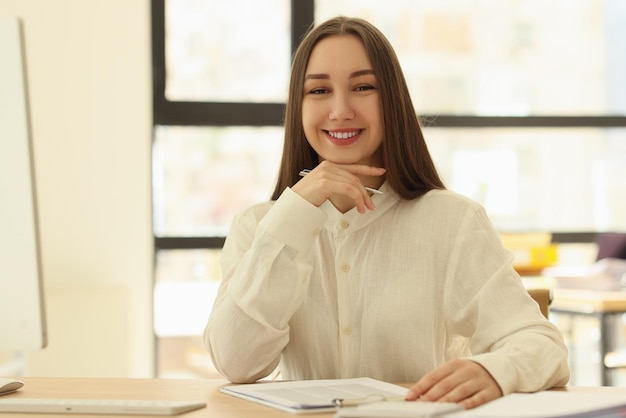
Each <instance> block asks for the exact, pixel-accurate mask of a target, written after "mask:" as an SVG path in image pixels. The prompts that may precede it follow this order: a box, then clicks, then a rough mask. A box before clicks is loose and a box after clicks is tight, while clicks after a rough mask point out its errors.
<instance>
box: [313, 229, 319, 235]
mask: <svg viewBox="0 0 626 418" xmlns="http://www.w3.org/2000/svg"><path fill="white" fill-rule="evenodd" d="M319 234H320V229H319V228H315V229H314V230H313V236H314V237H316V236H318V235H319Z"/></svg>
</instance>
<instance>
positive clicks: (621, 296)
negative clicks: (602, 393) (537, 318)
mask: <svg viewBox="0 0 626 418" xmlns="http://www.w3.org/2000/svg"><path fill="white" fill-rule="evenodd" d="M550 311H551V312H553V313H555V314H557V315H559V314H560V315H566V316H569V317H571V318H572V319H575V318H576V317H578V316H588V317H596V318H598V321H599V328H600V339H599V347H598V350H599V353H600V366H601V378H600V382H601V385H602V386H611V385H613V384H614V381H613V380H614V379H613V370H614V369H615V368H616V367H609V366H608V365H607V362H606V358H607V354H610V353H612V352H614V351H615V350H616V349H617V342H618V333H616V331H618V330H619V327H620V323H621V320H620V318H621V316H622V315H623V314H624V313H626V292H623V291H610V292H607V291H596V290H588V289H560V288H555V289H553V299H552V304H551V306H550ZM571 332H573V330H572V329H571V327H570V336H571ZM618 367H626V365H623V366H618ZM572 373H575V369H574V368H573V367H572Z"/></svg>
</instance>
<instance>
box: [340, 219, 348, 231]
mask: <svg viewBox="0 0 626 418" xmlns="http://www.w3.org/2000/svg"><path fill="white" fill-rule="evenodd" d="M339 226H340V227H341V229H348V227H349V226H350V222H348V221H346V220H343V221H341V222H340V223H339Z"/></svg>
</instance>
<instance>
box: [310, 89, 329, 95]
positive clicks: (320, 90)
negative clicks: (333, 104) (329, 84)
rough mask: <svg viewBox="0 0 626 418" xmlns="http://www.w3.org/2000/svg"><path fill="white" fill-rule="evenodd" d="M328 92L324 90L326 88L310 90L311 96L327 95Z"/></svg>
mask: <svg viewBox="0 0 626 418" xmlns="http://www.w3.org/2000/svg"><path fill="white" fill-rule="evenodd" d="M327 91H328V90H326V89H324V88H321V87H319V88H316V89H311V90H309V94H324V93H326V92H327Z"/></svg>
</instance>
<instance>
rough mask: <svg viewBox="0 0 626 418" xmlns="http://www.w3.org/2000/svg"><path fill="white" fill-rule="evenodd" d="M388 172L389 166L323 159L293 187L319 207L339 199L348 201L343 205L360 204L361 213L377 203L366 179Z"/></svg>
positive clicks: (372, 208)
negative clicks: (339, 162)
mask: <svg viewBox="0 0 626 418" xmlns="http://www.w3.org/2000/svg"><path fill="white" fill-rule="evenodd" d="M384 174H385V169H384V168H380V167H371V166H368V165H362V164H335V163H331V162H330V161H322V162H321V163H320V164H319V165H318V166H317V167H315V168H314V169H313V170H311V171H310V172H309V173H308V174H307V175H306V176H305V177H303V178H302V179H301V180H300V181H299V182H297V183H296V184H295V185H294V186H293V187H292V190H293V191H294V192H296V193H298V194H299V195H300V196H302V197H303V198H305V199H306V200H308V201H309V202H311V204H313V205H315V206H318V207H319V206H320V205H321V204H322V203H324V202H325V201H326V200H328V199H331V200H333V202H334V203H335V200H337V202H345V203H343V205H345V204H346V203H348V205H352V207H354V206H356V208H357V211H358V212H359V213H365V212H366V210H374V204H373V203H372V199H371V196H370V192H368V191H367V190H366V189H365V186H364V185H363V183H362V179H363V178H367V177H380V176H382V175H384ZM380 183H382V181H381V182H380Z"/></svg>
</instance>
